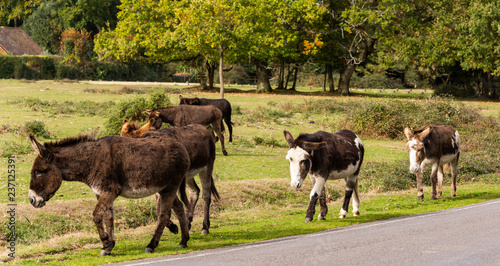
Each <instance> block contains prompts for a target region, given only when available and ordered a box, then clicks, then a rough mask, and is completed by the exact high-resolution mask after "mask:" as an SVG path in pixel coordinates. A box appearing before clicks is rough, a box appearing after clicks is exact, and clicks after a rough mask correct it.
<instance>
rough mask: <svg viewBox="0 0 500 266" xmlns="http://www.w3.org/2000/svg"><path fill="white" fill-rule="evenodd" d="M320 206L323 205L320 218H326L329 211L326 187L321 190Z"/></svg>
mask: <svg viewBox="0 0 500 266" xmlns="http://www.w3.org/2000/svg"><path fill="white" fill-rule="evenodd" d="M319 206H321V210H320V212H319V215H318V220H326V214H327V213H328V206H327V205H326V193H325V188H324V187H323V190H322V191H321V195H320V196H319Z"/></svg>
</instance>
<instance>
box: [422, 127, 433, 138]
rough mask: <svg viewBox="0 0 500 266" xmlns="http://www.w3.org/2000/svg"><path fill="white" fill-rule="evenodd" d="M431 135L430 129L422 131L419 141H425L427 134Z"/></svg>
mask: <svg viewBox="0 0 500 266" xmlns="http://www.w3.org/2000/svg"><path fill="white" fill-rule="evenodd" d="M430 133H431V127H427V128H426V129H425V130H424V131H422V132H421V133H420V134H419V136H420V139H422V140H423V139H425V138H427V136H429V134H430Z"/></svg>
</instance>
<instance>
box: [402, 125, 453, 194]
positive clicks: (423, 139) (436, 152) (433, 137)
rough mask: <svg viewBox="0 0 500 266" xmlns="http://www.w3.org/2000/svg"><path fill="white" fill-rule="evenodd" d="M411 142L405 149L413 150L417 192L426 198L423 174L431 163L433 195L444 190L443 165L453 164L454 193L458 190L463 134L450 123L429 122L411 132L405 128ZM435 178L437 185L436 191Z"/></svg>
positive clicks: (411, 156)
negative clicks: (432, 123)
mask: <svg viewBox="0 0 500 266" xmlns="http://www.w3.org/2000/svg"><path fill="white" fill-rule="evenodd" d="M404 132H405V135H406V138H407V139H408V143H407V144H406V149H407V150H408V152H409V154H410V171H411V172H412V173H414V174H415V175H416V176H417V196H418V199H419V200H423V199H424V190H423V188H422V176H423V173H424V168H425V166H427V165H429V164H430V165H432V173H431V182H432V193H431V199H437V198H440V197H441V195H442V194H443V165H448V164H449V165H451V177H452V181H451V196H452V197H454V196H455V194H456V191H457V186H456V183H457V174H458V158H459V157H460V135H459V134H458V131H457V130H456V129H454V128H453V127H451V126H432V125H431V126H427V127H424V128H422V129H419V130H417V131H414V132H412V131H411V130H410V129H409V128H408V127H405V129H404ZM436 181H437V183H438V188H437V191H436Z"/></svg>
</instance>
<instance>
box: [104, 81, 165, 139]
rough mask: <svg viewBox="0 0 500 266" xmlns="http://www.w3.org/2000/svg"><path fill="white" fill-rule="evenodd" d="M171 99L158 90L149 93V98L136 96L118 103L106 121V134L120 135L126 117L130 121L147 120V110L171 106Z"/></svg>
mask: <svg viewBox="0 0 500 266" xmlns="http://www.w3.org/2000/svg"><path fill="white" fill-rule="evenodd" d="M170 105H172V103H171V102H170V99H169V98H168V97H167V96H166V95H165V94H164V93H163V91H157V92H154V93H151V94H149V99H146V98H144V97H136V98H135V99H132V100H125V101H121V102H120V103H118V105H117V106H116V108H115V110H114V111H113V112H112V113H111V115H110V117H109V118H108V120H107V121H106V123H105V131H104V133H103V134H104V135H119V134H120V130H121V128H122V125H123V121H124V120H125V119H127V120H129V121H145V120H146V119H147V117H148V115H147V114H146V112H144V111H145V110H148V109H149V110H151V109H156V108H160V107H165V106H170Z"/></svg>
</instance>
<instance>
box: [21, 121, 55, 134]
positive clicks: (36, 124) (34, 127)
mask: <svg viewBox="0 0 500 266" xmlns="http://www.w3.org/2000/svg"><path fill="white" fill-rule="evenodd" d="M24 132H25V133H26V135H29V134H33V135H35V136H37V137H43V138H48V137H50V133H49V130H48V129H47V126H46V125H45V123H44V122H42V121H29V122H26V123H24Z"/></svg>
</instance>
